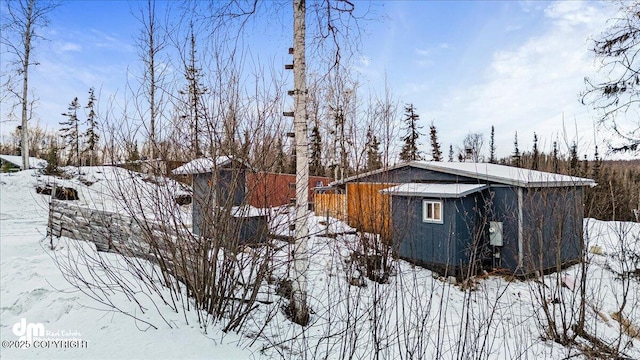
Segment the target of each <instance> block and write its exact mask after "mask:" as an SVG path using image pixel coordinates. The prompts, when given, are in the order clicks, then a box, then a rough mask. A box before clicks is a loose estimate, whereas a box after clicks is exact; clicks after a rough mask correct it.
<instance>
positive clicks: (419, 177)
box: [332, 161, 596, 277]
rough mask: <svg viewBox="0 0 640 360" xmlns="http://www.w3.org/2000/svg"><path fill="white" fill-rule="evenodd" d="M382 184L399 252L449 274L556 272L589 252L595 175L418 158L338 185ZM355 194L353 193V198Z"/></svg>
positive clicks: (414, 260) (349, 179) (337, 184)
mask: <svg viewBox="0 0 640 360" xmlns="http://www.w3.org/2000/svg"><path fill="white" fill-rule="evenodd" d="M352 182H359V183H382V184H389V187H387V188H386V189H383V190H381V191H380V192H381V193H382V194H384V195H388V196H389V197H390V202H391V206H390V209H391V211H390V212H391V214H389V216H391V219H392V221H391V224H392V225H391V227H392V243H393V246H394V250H395V251H396V252H397V254H398V256H399V257H401V258H404V259H407V260H410V261H412V262H415V263H417V264H420V265H423V266H425V267H428V268H431V269H433V270H436V271H438V272H440V273H443V274H445V275H457V276H460V277H466V276H469V275H471V274H472V273H474V272H477V271H478V270H480V269H502V270H508V271H509V272H511V273H514V274H518V275H525V274H531V273H535V272H541V273H542V272H548V271H557V270H559V269H561V268H562V267H564V266H567V265H570V264H572V263H575V262H577V261H578V260H579V259H580V257H581V254H582V249H583V236H582V232H583V228H582V226H583V223H582V222H583V203H582V198H583V187H585V186H595V185H596V184H595V182H594V181H593V180H591V179H585V178H579V177H573V176H566V175H560V174H554V173H548V172H542V171H534V170H527V169H521V168H515V167H509V166H504V165H497V164H487V163H454V162H423V161H413V162H408V163H403V164H399V165H396V166H394V167H391V168H388V169H384V170H377V171H373V172H369V173H366V174H361V175H357V176H353V177H351V178H347V179H345V180H344V181H341V182H337V183H334V184H332V185H333V186H338V187H339V186H344V185H345V184H348V183H352ZM348 196H349V194H348V193H347V197H348Z"/></svg>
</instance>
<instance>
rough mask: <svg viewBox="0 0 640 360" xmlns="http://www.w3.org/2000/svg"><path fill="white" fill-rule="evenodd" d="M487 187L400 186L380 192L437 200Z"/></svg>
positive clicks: (453, 185) (463, 185)
mask: <svg viewBox="0 0 640 360" xmlns="http://www.w3.org/2000/svg"><path fill="white" fill-rule="evenodd" d="M486 188H487V185H482V184H480V185H478V184H422V183H409V184H402V185H398V186H394V187H390V188H388V189H383V190H381V191H380V192H381V193H383V194H387V195H396V196H423V197H431V198H438V199H445V198H460V197H464V196H467V195H469V194H471V193H474V192H476V191H480V190H483V189H486Z"/></svg>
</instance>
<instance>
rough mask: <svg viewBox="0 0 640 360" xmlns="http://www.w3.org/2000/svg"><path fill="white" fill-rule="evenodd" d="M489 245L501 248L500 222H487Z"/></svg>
mask: <svg viewBox="0 0 640 360" xmlns="http://www.w3.org/2000/svg"><path fill="white" fill-rule="evenodd" d="M489 245H492V246H502V222H501V221H490V222H489Z"/></svg>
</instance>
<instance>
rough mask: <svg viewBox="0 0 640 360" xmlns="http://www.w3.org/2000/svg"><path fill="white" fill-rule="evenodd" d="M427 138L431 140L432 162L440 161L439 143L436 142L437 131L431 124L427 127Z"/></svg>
mask: <svg viewBox="0 0 640 360" xmlns="http://www.w3.org/2000/svg"><path fill="white" fill-rule="evenodd" d="M429 137H430V138H431V157H432V160H433V161H442V152H441V151H440V143H439V142H438V130H437V129H436V126H435V125H434V124H433V122H431V126H429Z"/></svg>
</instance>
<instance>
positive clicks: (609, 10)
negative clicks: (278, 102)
mask: <svg viewBox="0 0 640 360" xmlns="http://www.w3.org/2000/svg"><path fill="white" fill-rule="evenodd" d="M161 4H164V5H166V4H169V5H170V6H172V7H175V6H177V3H176V2H169V3H161ZM271 4H272V3H269V2H266V5H265V6H266V7H273V6H272V5H271ZM138 5H139V4H138V3H136V2H127V1H67V2H65V3H64V4H63V5H62V6H61V7H59V8H58V9H57V10H56V11H55V12H54V13H53V14H52V15H51V17H50V20H51V22H50V24H49V27H48V28H46V29H45V31H44V35H45V37H46V38H48V39H49V40H48V41H46V42H40V43H38V44H37V48H36V52H35V56H36V59H37V60H38V61H39V62H40V63H41V65H40V66H37V67H35V68H33V70H32V80H33V82H32V86H33V87H32V88H33V90H34V91H35V92H36V94H37V95H38V97H39V99H40V101H39V105H38V108H37V109H36V113H37V118H39V119H40V123H41V126H44V127H47V128H49V129H57V128H58V123H59V121H61V120H62V117H61V116H60V113H62V112H64V111H65V110H66V107H67V105H68V103H69V102H70V101H71V100H72V99H73V97H75V96H78V97H79V98H80V99H86V94H87V91H88V89H89V88H90V87H91V86H95V87H96V89H98V90H99V91H100V98H101V103H103V104H104V103H105V102H106V99H107V98H108V97H109V96H112V95H113V94H116V95H115V96H122V94H123V93H124V91H125V89H124V88H125V83H126V79H127V72H130V73H131V72H135V70H136V69H137V68H138V67H139V66H140V65H139V60H138V55H137V50H136V47H135V43H134V38H135V37H136V36H137V34H138V31H139V27H140V25H139V22H138V21H137V20H136V19H135V18H134V17H133V15H132V14H131V12H132V9H133V10H134V11H135V9H136V8H137V7H138ZM369 6H370V7H371V9H372V10H373V14H371V15H369V17H370V18H373V20H368V21H361V22H360V26H361V27H362V38H361V40H362V47H361V49H360V53H359V54H358V55H357V56H358V57H357V61H356V68H357V71H358V74H359V75H358V81H359V83H360V84H361V85H362V86H363V87H365V88H366V91H367V92H371V93H376V94H381V93H382V90H383V87H384V79H385V77H386V78H387V79H388V82H389V85H390V87H391V90H392V94H393V96H394V98H396V99H397V100H398V101H399V102H400V103H401V104H403V103H412V104H414V105H415V106H416V108H417V110H418V113H419V115H420V117H421V121H422V123H423V125H424V127H425V129H424V131H425V133H426V132H427V127H428V125H429V124H430V123H431V121H433V122H434V124H435V125H436V127H437V128H438V131H439V136H440V142H441V143H442V146H443V148H448V146H449V144H453V146H454V148H455V147H458V146H460V145H461V144H462V139H463V138H464V136H465V135H466V134H467V133H469V132H481V133H483V134H484V138H485V146H484V153H485V154H488V143H489V133H490V129H491V125H494V126H495V128H496V143H497V153H498V155H499V156H506V155H508V154H509V153H511V151H512V150H513V138H514V134H515V132H516V131H517V132H518V139H519V144H520V150H521V151H522V150H529V149H530V148H531V144H532V139H533V133H534V132H536V133H537V134H538V137H539V139H540V146H541V147H542V148H543V149H544V150H545V151H549V150H550V148H551V143H552V142H553V141H554V140H558V141H559V143H560V144H561V145H562V146H565V147H566V142H565V139H566V140H567V141H568V142H572V141H574V140H577V141H578V143H579V147H580V152H581V153H587V154H588V155H589V157H591V156H592V154H593V150H592V149H593V145H594V143H596V142H597V143H600V144H601V143H602V141H603V140H604V139H605V138H607V137H609V136H608V135H606V134H607V133H606V132H599V133H598V135H597V137H595V139H594V120H595V119H596V116H597V114H596V113H595V112H593V111H591V110H590V109H589V108H588V107H586V106H583V105H581V104H580V102H579V92H580V91H583V90H584V82H583V79H584V77H585V76H591V75H593V74H594V72H595V69H596V62H595V59H594V57H593V55H592V54H591V53H590V52H589V47H590V43H589V41H588V39H589V37H590V36H594V35H597V34H599V33H600V32H601V31H602V30H603V29H604V27H605V21H606V19H608V18H610V17H612V16H613V14H615V8H614V7H612V6H610V5H607V4H606V3H600V2H591V1H588V2H582V1H562V2H543V1H443V2H437V1H387V2H382V1H373V2H371V3H363V2H356V7H357V8H358V9H362V8H364V7H369ZM272 10H273V9H272ZM174 13H177V11H176V12H174ZM287 16H290V12H289V5H288V4H287V6H286V7H284V8H283V9H276V10H274V11H273V12H272V13H271V15H270V16H266V17H264V19H263V20H261V22H260V23H259V24H257V25H253V26H255V27H254V28H251V27H250V28H249V30H250V31H249V37H248V38H247V40H246V42H247V43H249V44H251V45H252V46H251V49H252V50H251V52H252V54H253V55H254V56H260V57H261V61H263V62H268V61H274V62H275V63H276V65H277V67H280V65H281V64H284V63H286V62H289V61H290V58H289V57H288V55H286V49H287V48H288V47H289V46H290V42H291V40H290V39H291V35H289V34H288V33H287V31H289V30H288V27H289V26H290V25H289V24H291V19H289V18H283V17H287ZM280 18H282V19H280ZM252 31H253V33H251V32H252ZM3 66H4V61H3ZM83 101H84V100H81V102H83ZM1 111H2V119H3V120H4V119H6V118H7V106H6V104H3V106H2V109H1ZM563 119H564V126H563ZM1 125H2V133H3V134H5V133H7V132H8V131H11V130H12V129H14V128H15V126H17V125H18V123H17V122H3V123H2V124H1ZM423 140H424V141H423V142H424V146H423V148H422V149H423V150H424V151H425V152H429V151H430V149H429V147H428V139H427V138H426V137H425V138H424V139H423ZM601 146H603V145H601Z"/></svg>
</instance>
